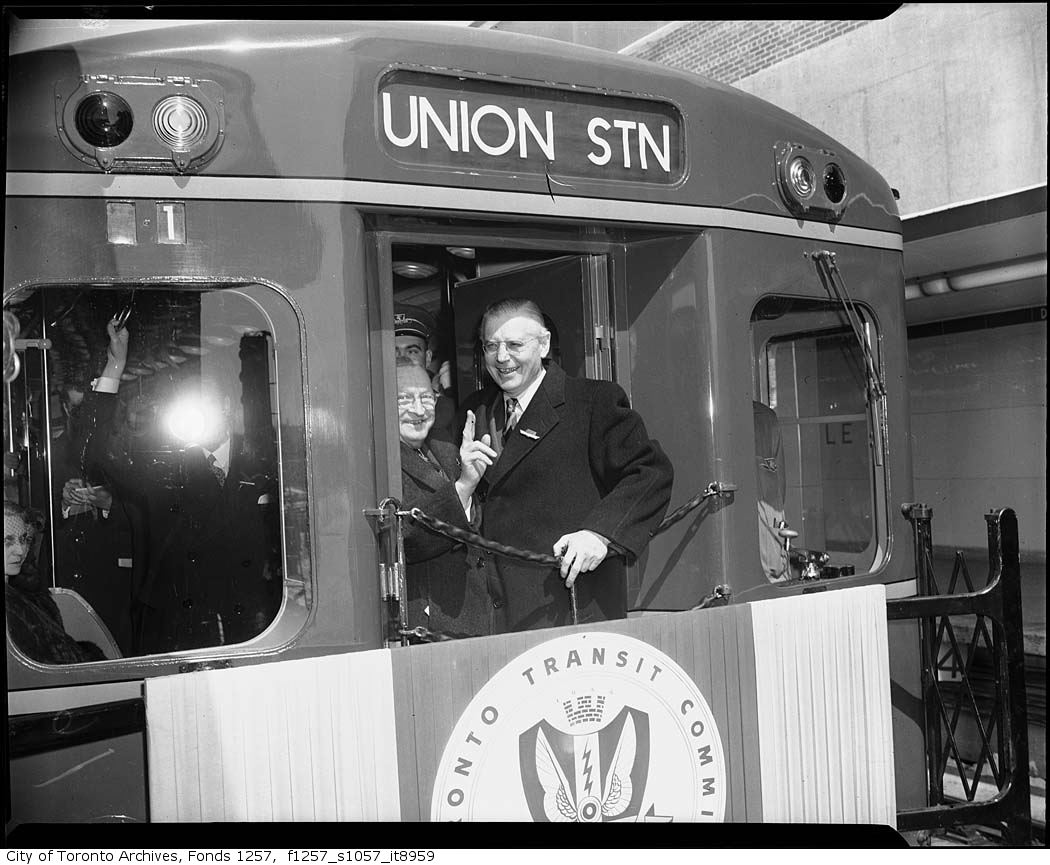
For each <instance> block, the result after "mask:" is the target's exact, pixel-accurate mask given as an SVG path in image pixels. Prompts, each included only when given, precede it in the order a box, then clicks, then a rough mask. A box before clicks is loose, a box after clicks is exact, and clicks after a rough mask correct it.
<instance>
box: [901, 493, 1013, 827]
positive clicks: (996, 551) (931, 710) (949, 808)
mask: <svg viewBox="0 0 1050 865" xmlns="http://www.w3.org/2000/svg"><path fill="white" fill-rule="evenodd" d="M902 511H903V512H904V515H905V516H906V517H907V518H908V520H909V522H911V524H912V531H913V535H914V540H915V565H916V579H917V583H918V587H919V591H920V592H921V593H922V594H920V595H919V596H918V597H914V598H902V599H898V600H891V601H888V602H887V616H888V618H890V619H894V620H896V619H912V618H915V619H918V620H919V623H920V641H921V647H922V661H923V669H922V687H923V703H924V709H925V719H926V730H925V732H926V754H927V777H928V782H929V788H928V803H929V805H928V807H926V808H919V809H913V810H907V811H902V812H900V813H898V815H897V828H898V829H900V830H902V831H913V830H916V829H930V828H944V827H947V826H952V825H957V824H961V823H975V824H984V825H992V824H997V823H1001V824H1002V825H1003V830H1004V831H1003V837H1004V840H1005V841H1006V842H1007V843H1009V844H1013V845H1027V844H1029V843H1030V842H1031V839H1032V814H1031V799H1030V796H1031V784H1030V781H1029V778H1028V715H1027V694H1026V688H1025V681H1024V633H1023V628H1022V619H1021V563H1020V554H1019V544H1018V534H1017V516H1016V514H1015V513H1014V511H1013V510H1012V509H1010V508H1002V509H1000V510H997V511H995V510H993V511H992V512H990V513H988V514H986V515H985V520H986V522H987V525H988V562H989V575H988V581H987V584H986V585H985V586H984V587H983V588H981V589H979V590H974V589H973V586H972V585H971V584H970V578H969V572H968V570H967V569H966V564H965V561H964V560H963V559H962V554H961V553H957V554H956V562H955V567H954V569H953V573H952V578H951V581H950V583H949V585H948V587H947V593H945V594H941V593H940V589H939V587H938V585H937V580H936V575H935V574H934V571H933V544H932V533H931V522H932V517H933V511H932V509H931V508H929V507H927V506H926V505H922V504H908V505H904V506H903V507H902ZM960 575H962V576H963V578H964V580H965V582H966V584H967V588H968V589H970V591H968V592H962V593H953V590H954V588H955V586H956V583H957V582H958V578H959V576H960ZM960 615H975V616H977V627H975V628H974V633H973V637H972V639H971V640H970V643H969V647H968V651H967V653H966V657H965V658H964V657H963V653H962V651H961V649H960V646H959V642H958V640H957V639H956V637H955V632H954V629H953V627H952V624H951V621H950V619H949V617H950V616H960ZM985 617H987V618H989V619H991V620H992V638H989V635H988V631H987V629H986V628H985V626H984V622H983V619H984V618H985ZM982 635H983V637H984V642H985V644H986V645H985V648H987V649H988V650H989V651H990V653H991V655H992V661H993V666H994V672H995V699H994V701H993V704H992V711H993V715H992V717H990V719H989V723H988V726H987V729H986V728H985V725H984V724H983V723H982V718H981V712H980V710H979V708H978V701H977V699H976V697H975V696H974V693H973V688H972V685H971V683H970V677H969V674H970V672H971V666H972V663H973V660H974V657H975V655H976V652H977V650H978V646H979V643H980V639H979V638H980V637H981V636H982ZM945 636H947V639H948V644H949V645H948V649H947V652H946V653H945V654H944V655H943V656H942V655H941V649H942V644H943V643H944V638H945ZM945 661H949V662H950V667H951V668H952V669H955V668H956V666H958V668H959V670H960V676H959V679H958V682H957V683H956V687H955V688H954V689H952V688H951V687H950V683H948V682H942V680H941V679H940V676H939V673H940V672H941V671H942V670H944V669H947V667H946V666H945V663H944V662H945ZM959 662H961V663H959ZM953 691H954V693H953ZM964 696H965V697H967V698H968V700H969V702H968V705H969V706H970V707H971V708H972V709H973V710H974V715H975V719H974V720H975V721H976V727H977V732H978V735H979V737H980V739H981V751H980V754H979V757H978V761H977V764H976V767H975V768H974V771H973V778H972V784H971V785H967V780H968V779H967V777H966V773H965V770H964V767H963V765H962V759H961V757H960V755H959V749H958V746H957V743H956V740H955V733H956V729H957V725H958V722H959V717H960V714H961V712H962V708H963V700H962V698H963V697H964ZM953 698H954V699H953ZM993 730H994V731H995V733H996V737H997V738H996V745H997V746H998V747H997V749H996V751H993V750H992V747H991V743H990V741H989V739H990V735H991V733H992V732H993ZM996 753H997V754H998V759H999V765H998V766H996V762H995V757H996ZM950 758H951V759H954V762H955V765H956V768H957V769H958V771H959V773H960V778H961V780H962V781H963V789H964V791H965V792H966V795H967V799H968V801H967V802H964V803H951V802H948V801H947V797H946V796H945V794H944V784H943V779H944V773H945V771H946V769H947V766H948V761H949V759H950ZM986 762H987V764H988V766H989V768H990V769H991V772H992V776H993V780H994V781H995V783H996V786H997V788H998V793H997V794H996V795H995V796H994V797H992V798H991V799H988V800H986V801H983V802H975V801H974V800H973V797H974V794H975V793H976V791H977V782H978V779H979V778H980V775H981V772H982V770H983V768H984V765H985V763H986Z"/></svg>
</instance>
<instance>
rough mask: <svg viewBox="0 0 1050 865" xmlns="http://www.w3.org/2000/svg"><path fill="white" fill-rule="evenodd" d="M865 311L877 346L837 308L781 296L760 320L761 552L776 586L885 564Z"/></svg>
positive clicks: (755, 319)
mask: <svg viewBox="0 0 1050 865" xmlns="http://www.w3.org/2000/svg"><path fill="white" fill-rule="evenodd" d="M858 312H859V314H860V325H861V328H862V331H861V333H862V335H863V336H864V339H865V342H866V344H867V346H868V348H867V349H865V346H864V345H862V344H861V342H860V341H859V339H858V335H857V333H856V331H855V330H854V329H853V328H852V327H851V326H850V324H849V322H848V320H847V319H846V318H845V316H844V313H843V311H842V308H841V307H840V306H839V305H837V304H834V303H831V302H827V301H819V300H809V299H800V298H786V297H771V298H766V299H764V300H763V301H761V302H760V303H759V305H758V306H757V307H756V309H755V311H754V313H753V315H752V319H751V330H752V345H753V347H754V356H755V361H756V363H755V371H756V383H755V392H754V398H753V409H754V412H753V416H754V430H755V458H756V479H757V489H758V511H759V549H760V554H761V560H762V568H763V571H764V573H765V574H766V576H767V578H768V579H769V580H770V581H772V582H782V581H788V580H792V579H800V578H819V577H821V576H839V575H848V574H852V573H854V572H861V571H869V570H871V569H873V567H874V566H875V564H876V556H877V554H878V550H879V537H878V526H879V525H880V524H881V523H882V520H881V519H880V516H879V511H878V506H877V502H878V495H877V492H878V490H879V489H881V488H882V482H883V481H882V477H881V474H880V471H881V465H882V455H881V452H880V447H881V445H880V439H879V435H878V433H879V429H878V424H877V423H876V424H873V423H872V414H871V407H870V404H869V394H870V393H871V392H873V390H874V389H875V383H874V382H871V381H869V378H868V377H869V371H868V370H869V367H868V365H867V362H866V360H865V351H866V350H869V351H872V352H874V351H876V350H877V344H878V340H877V338H876V335H875V331H874V321H873V319H872V316H871V315H870V313H868V312H867V311H866V310H865V309H864V308H863V307H859V306H858ZM875 360H876V363H877V358H876V359H875Z"/></svg>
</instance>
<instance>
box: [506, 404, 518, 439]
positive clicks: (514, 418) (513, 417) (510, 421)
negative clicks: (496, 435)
mask: <svg viewBox="0 0 1050 865" xmlns="http://www.w3.org/2000/svg"><path fill="white" fill-rule="evenodd" d="M519 408H520V406H519V405H518V401H517V400H516V399H514V397H512V396H511V397H507V423H506V424H504V426H503V438H504V440H506V439H507V437H508V436H509V435H510V434H511V433H512V432H514V427H515V426H516V425H517V423H518V416H519V415H520V413H521V412H520V411H519Z"/></svg>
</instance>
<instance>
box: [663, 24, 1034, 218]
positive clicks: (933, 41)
mask: <svg viewBox="0 0 1050 865" xmlns="http://www.w3.org/2000/svg"><path fill="white" fill-rule="evenodd" d="M748 23H749V24H750V25H751V26H752V27H754V26H755V25H759V24H760V23H762V22H748ZM1046 39H1047V33H1046V5H1045V4H1042V3H1031V4H1029V3H1002V4H983V3H972V4H971V3H960V4H929V3H916V4H909V5H906V6H904V7H902V8H901V9H899V10H897V11H896V12H894V13H893V14H892V15H890V16H889V17H888V18H886V19H884V20H881V21H872V22H870V23H868V24H867V25H866V26H863V27H857V28H856V29H853V30H850V31H848V32H846V33H844V34H842V35H839V36H837V37H836V38H833V39H830V41H824V42H822V43H821V44H819V47H817V48H816V49H815V50H812V49H811V50H807V51H804V52H803V53H800V54H795V55H794V56H791V57H788V58H787V59H785V60H782V61H780V62H777V63H775V64H774V65H771V66H768V67H766V68H764V69H762V70H761V71H759V72H756V73H754V74H752V75H749V76H747V77H744V78H741V79H739V80H733V81H731V82H730V83H732V84H733V86H734V87H739V88H740V89H741V90H745V91H747V92H749V93H753V94H755V95H756V96H760V97H761V98H763V99H766V100H768V101H769V102H772V103H774V104H775V105H778V106H780V107H781V108H784V109H786V110H788V111H790V112H792V113H793V114H797V115H798V116H799V117H802V118H803V119H804V120H807V121H808V122H810V123H812V124H813V125H814V126H816V127H818V128H819V129H822V130H823V131H825V132H827V133H828V134H830V135H832V136H833V137H835V138H837V139H838V140H839V141H840V142H842V144H844V145H845V146H846V147H848V148H850V149H851V150H853V151H854V152H855V153H857V154H858V155H860V156H861V157H863V158H864V159H866V160H867V161H868V162H870V163H871V164H872V165H874V166H875V168H877V169H878V170H879V171H880V172H881V173H882V175H883V176H884V177H885V178H886V180H887V181H888V182H889V184H890V185H891V186H893V187H895V188H897V189H899V190H900V192H901V201H900V210H901V214H902V215H903V216H907V215H909V214H913V213H918V212H922V211H925V210H930V209H932V208H937V207H943V206H946V205H949V204H957V203H959V202H962V201H969V200H972V199H976V198H984V197H987V196H991V195H1001V194H1003V193H1004V192H1011V191H1013V190H1016V189H1020V188H1022V187H1026V186H1031V185H1033V184H1038V183H1045V182H1046V160H1047V148H1046V137H1047V136H1046V129H1047V74H1046V53H1047V49H1046ZM751 44H752V46H753V47H754V49H755V50H756V51H758V52H761V51H762V50H766V51H775V50H781V49H779V48H778V47H777V46H776V44H774V41H770V42H769V43H768V44H767V46H766V47H765V48H764V49H763V47H762V43H761V41H760V42H759V43H758V44H757V45H756V44H755V43H751ZM683 50H684V49H683ZM665 62H667V61H665ZM676 65H677V64H676ZM693 68H695V67H693Z"/></svg>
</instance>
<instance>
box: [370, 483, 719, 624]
mask: <svg viewBox="0 0 1050 865" xmlns="http://www.w3.org/2000/svg"><path fill="white" fill-rule="evenodd" d="M735 491H736V485H735V484H730V483H723V482H721V481H712V482H711V483H709V484H708V485H707V486H706V487H705V488H704V489H703V490H701V491H700V492H698V493H697V494H696V495H695V496H693V497H692V498H691V499H689V501H687V502H686V503H685V504H683V505H681V506H680V507H678V508H676V509H675V510H674V511H672V512H671V513H670V514H668V515H667V516H666V517H664V519H663V520H661V521H660V524H659V525H658V526H657V527H656V528H655V529H653V531H652V536H653V537H655V536H656V535H658V534H660V533H661V532H664V531H666V530H667V529H669V528H670V527H671V526H673V525H674V524H675V523H677V522H678V521H679V520H682V519H684V518H685V517H686V516H688V515H689V514H690V513H691V512H692V511H694V510H696V508H698V507H699V506H700V505H701V504H702V503H703V502H705V501H706V500H707V499H709V498H714V497H719V498H730V499H731V498H732V496H733V493H734V492H735ZM365 515H366V516H369V517H376V518H377V519H378V523H377V525H378V530H379V532H380V533H381V534H382V533H383V532H393V535H387V536H388V537H389V538H390V543H388V544H386V545H385V547H386V552H385V554H384V556H383V561H382V563H381V564H380V583H381V591H382V594H383V600H384V601H385V602H386V603H387V604H388V606H389V607H390V609H391V612H392V615H391V619H392V620H394V619H397V620H398V621H397V623H396V624H395V625H394V627H395V630H396V634H397V636H398V638H399V639H400V640H401V641H402V642H405V643H407V642H409V641H411V640H418V641H423V642H434V641H439V640H443V639H446V638H445V637H444V636H443V635H442V634H437V633H434V632H432V631H429V630H428V629H427V628H424V627H421V626H419V627H415V628H406V627H404V622H405V598H404V572H405V564H404V541H403V537H402V532H401V520H402V519H405V518H408V519H411V520H413V521H415V522H416V523H418V524H419V525H421V526H423V527H424V528H426V529H429V530H430V531H432V532H436V533H437V534H440V535H443V536H444V537H446V538H448V539H449V540H453V541H456V542H457V543H461V544H466V545H467V546H471V547H475V548H478V549H482V550H486V551H488V552H490V553H492V554H493V555H496V556H503V557H504V558H509V559H517V560H519V561H524V562H532V563H534V564H539V565H547V566H548V567H552V568H557V567H561V563H562V559H561V556H553V555H551V554H549V553H538V552H536V551H534V550H525V549H521V548H519V547H513V546H510V545H509V544H501V543H499V542H497V541H493V540H490V539H489V538H486V537H483V536H482V535H479V534H478V533H477V532H472V531H469V530H468V529H464V528H461V527H460V526H455V525H453V524H452V523H448V522H445V521H444V520H442V519H439V518H438V517H435V516H432V515H430V514H427V513H425V512H424V511H423V510H422V509H421V508H409V509H407V510H403V509H402V508H401V507H400V504H399V503H398V501H397V499H393V498H387V499H384V500H383V501H382V503H381V504H380V506H379V508H369V509H366V510H365ZM731 594H732V590H731V589H730V587H729V586H728V585H719V586H716V587H715V590H714V591H713V592H711V593H710V594H709V595H707V596H706V597H704V598H703V599H701V601H700V602H699V603H698V604H697V605H696V607H694V608H693V609H701V608H703V607H708V606H717V605H721V604H726V603H728V602H729V598H730V595H731ZM569 599H570V607H571V614H572V623H573V624H574V625H575V624H576V623H577V620H578V618H579V616H578V613H577V608H576V587H575V585H574V586H573V587H572V588H570V589H569ZM394 610H396V611H397V613H396V614H393V611H394ZM392 636H393V635H390V637H388V640H390V639H391V637H392Z"/></svg>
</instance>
